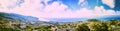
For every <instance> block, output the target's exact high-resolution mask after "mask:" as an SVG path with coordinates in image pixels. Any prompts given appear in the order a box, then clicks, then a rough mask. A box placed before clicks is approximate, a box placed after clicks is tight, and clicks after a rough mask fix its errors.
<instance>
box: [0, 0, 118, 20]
mask: <svg viewBox="0 0 120 31" xmlns="http://www.w3.org/2000/svg"><path fill="white" fill-rule="evenodd" d="M48 1H51V0H25V2H24V3H22V4H21V6H20V7H18V6H16V7H15V8H13V9H11V10H10V9H8V8H7V6H9V5H14V3H10V4H9V2H12V1H7V0H6V2H2V6H0V8H1V9H0V12H7V13H16V14H21V15H26V16H34V17H38V18H39V20H43V21H50V20H47V19H45V18H92V17H96V16H105V15H117V14H120V13H119V12H117V13H115V12H114V10H105V9H104V7H103V6H100V7H98V6H96V7H95V9H94V10H89V9H87V8H82V9H79V10H70V9H68V6H67V5H64V4H62V3H60V2H59V1H56V2H53V3H52V4H50V5H49V4H47V2H48ZM83 1H84V0H83ZM83 1H81V2H83ZM40 2H44V3H45V5H43V4H41V3H40Z"/></svg>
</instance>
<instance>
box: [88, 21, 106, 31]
mask: <svg viewBox="0 0 120 31" xmlns="http://www.w3.org/2000/svg"><path fill="white" fill-rule="evenodd" d="M89 27H90V29H91V30H92V31H108V26H107V24H106V23H103V22H93V23H90V24H89Z"/></svg>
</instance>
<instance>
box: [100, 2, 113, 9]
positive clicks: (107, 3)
mask: <svg viewBox="0 0 120 31" xmlns="http://www.w3.org/2000/svg"><path fill="white" fill-rule="evenodd" d="M102 3H103V4H106V5H108V6H110V7H111V8H114V0H102Z"/></svg>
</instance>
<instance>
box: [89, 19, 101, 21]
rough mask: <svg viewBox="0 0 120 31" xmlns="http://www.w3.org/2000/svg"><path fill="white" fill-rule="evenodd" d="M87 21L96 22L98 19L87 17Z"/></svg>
mask: <svg viewBox="0 0 120 31" xmlns="http://www.w3.org/2000/svg"><path fill="white" fill-rule="evenodd" d="M87 21H88V22H98V21H99V20H97V19H88V20H87Z"/></svg>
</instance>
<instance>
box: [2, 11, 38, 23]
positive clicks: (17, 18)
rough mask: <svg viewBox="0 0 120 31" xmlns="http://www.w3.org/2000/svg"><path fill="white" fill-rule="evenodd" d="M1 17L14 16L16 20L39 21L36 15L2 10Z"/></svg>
mask: <svg viewBox="0 0 120 31" xmlns="http://www.w3.org/2000/svg"><path fill="white" fill-rule="evenodd" d="M0 17H7V18H12V19H14V20H19V21H39V20H38V18H36V17H32V16H23V15H19V14H13V13H3V12H0Z"/></svg>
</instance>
